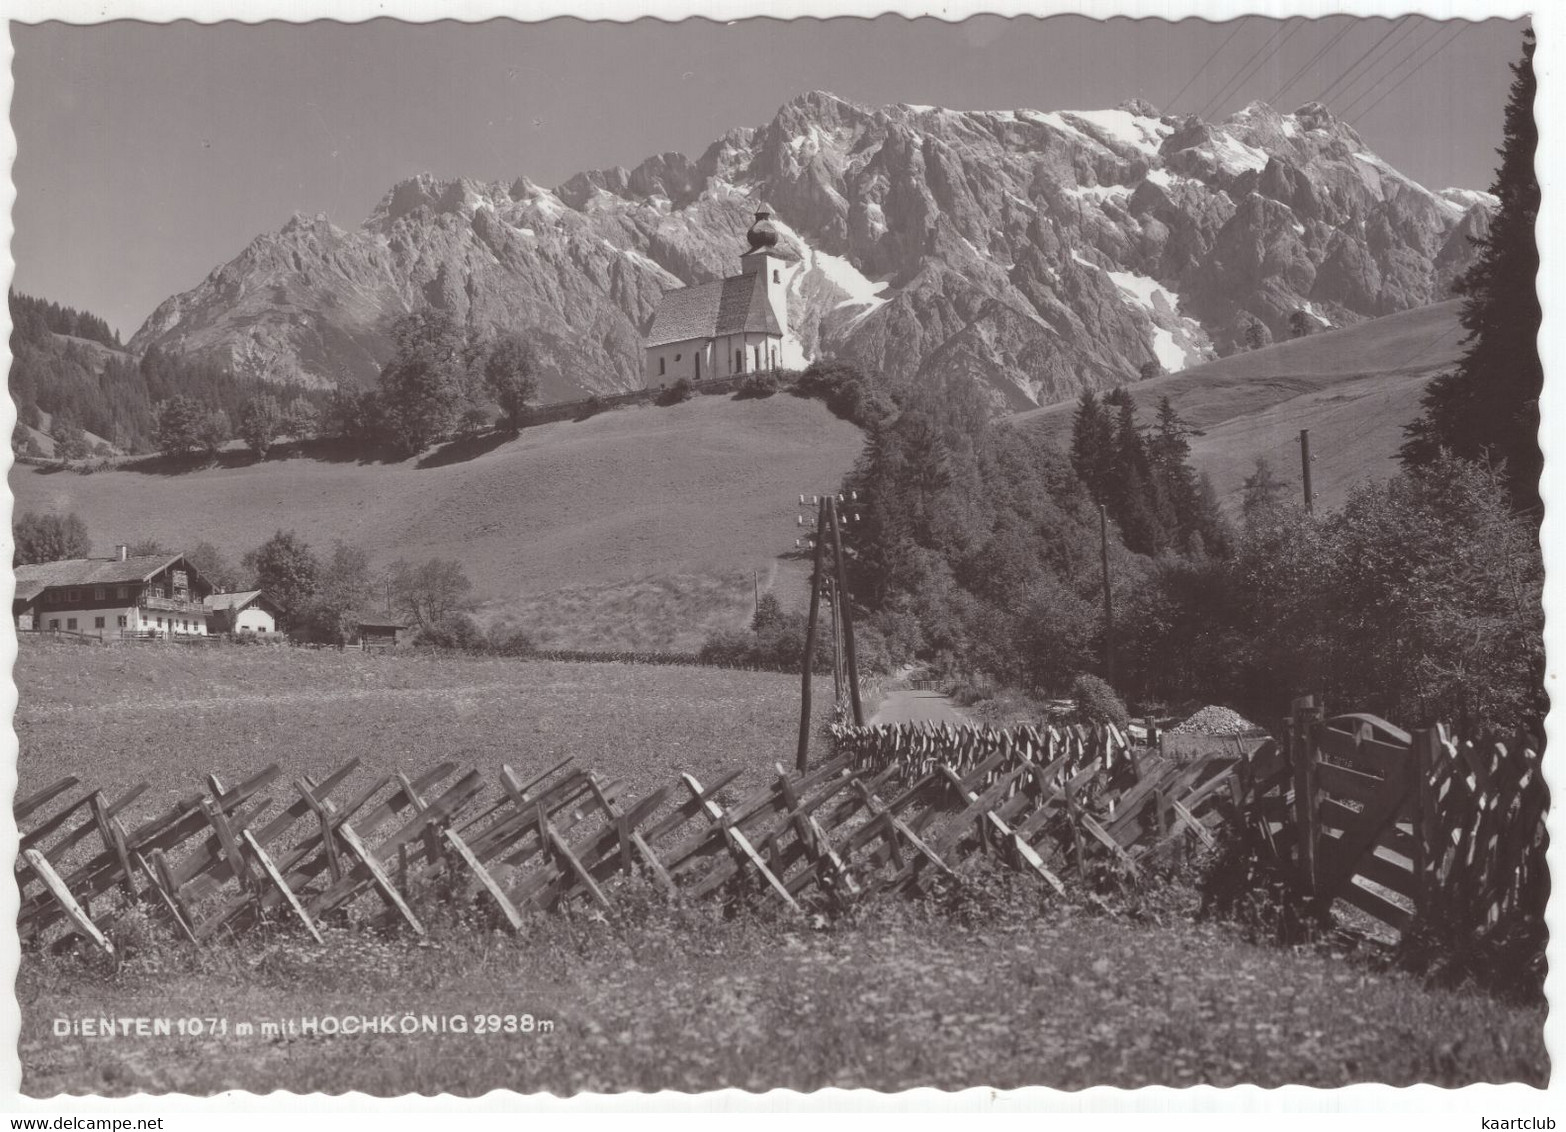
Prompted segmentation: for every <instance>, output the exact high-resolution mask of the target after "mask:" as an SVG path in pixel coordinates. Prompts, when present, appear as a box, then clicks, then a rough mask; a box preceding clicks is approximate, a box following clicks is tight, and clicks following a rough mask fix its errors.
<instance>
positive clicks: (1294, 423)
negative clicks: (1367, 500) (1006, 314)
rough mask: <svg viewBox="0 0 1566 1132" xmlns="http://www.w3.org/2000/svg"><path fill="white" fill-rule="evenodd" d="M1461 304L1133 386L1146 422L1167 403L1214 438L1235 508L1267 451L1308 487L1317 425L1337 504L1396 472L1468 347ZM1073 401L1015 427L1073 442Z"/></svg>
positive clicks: (1199, 451) (1326, 483)
mask: <svg viewBox="0 0 1566 1132" xmlns="http://www.w3.org/2000/svg"><path fill="white" fill-rule="evenodd" d="M1459 310H1460V303H1459V301H1457V300H1453V301H1451V302H1445V303H1437V304H1435V305H1433V306H1428V307H1421V308H1419V309H1418V310H1412V311H1404V312H1403V313H1401V314H1395V315H1389V316H1387V317H1386V318H1379V319H1374V320H1372V321H1370V322H1365V323H1361V324H1359V325H1358V326H1351V327H1348V328H1346V329H1343V330H1334V331H1329V332H1327V333H1323V334H1314V335H1311V336H1310V337H1308V338H1299V339H1295V340H1293V341H1289V342H1282V343H1279V344H1277V345H1275V346H1269V347H1267V348H1266V349H1262V350H1252V351H1249V352H1247V353H1243V354H1235V355H1233V356H1232V357H1228V358H1222V359H1220V360H1218V361H1216V362H1211V363H1209V364H1207V365H1204V366H1198V367H1196V368H1194V369H1189V370H1185V371H1183V372H1181V373H1177V374H1170V375H1169V376H1167V377H1159V378H1154V379H1153V380H1151V381H1144V382H1140V383H1138V384H1136V385H1133V386H1132V387H1131V392H1132V394H1133V395H1134V396H1135V397H1136V401H1137V405H1138V406H1139V407H1140V408H1141V410H1142V419H1143V420H1144V421H1151V419H1152V415H1153V408H1154V406H1155V405H1156V404H1157V403H1158V399H1159V398H1160V397H1164V396H1167V397H1168V398H1169V399H1170V400H1171V401H1172V402H1173V403H1174V406H1175V408H1176V409H1178V410H1179V411H1180V413H1181V414H1182V415H1183V416H1185V417H1186V418H1187V419H1189V420H1191V421H1193V422H1194V423H1195V424H1196V425H1197V426H1198V427H1199V428H1201V429H1203V430H1204V431H1205V432H1206V434H1207V435H1206V436H1203V437H1199V438H1196V439H1194V440H1193V441H1192V444H1191V451H1192V458H1193V460H1194V461H1195V463H1196V466H1197V467H1198V468H1199V469H1201V470H1202V471H1205V472H1206V473H1207V474H1208V475H1209V476H1211V477H1212V481H1213V486H1214V487H1215V488H1217V490H1218V494H1219V496H1220V497H1221V498H1224V499H1226V500H1227V501H1228V502H1230V503H1233V502H1234V501H1235V496H1236V495H1237V493H1238V492H1239V490H1240V485H1241V483H1242V482H1243V481H1244V479H1245V477H1246V476H1247V475H1249V474H1250V472H1251V469H1252V467H1253V466H1254V464H1255V461H1256V457H1257V456H1258V455H1265V456H1266V457H1267V458H1268V459H1269V460H1271V461H1272V464H1273V467H1274V469H1275V470H1276V471H1278V472H1279V473H1280V475H1282V476H1284V477H1285V478H1287V479H1289V480H1292V481H1293V482H1296V483H1297V482H1298V480H1299V446H1298V438H1299V430H1300V429H1302V428H1308V429H1310V430H1311V450H1312V452H1313V453H1314V454H1315V455H1316V463H1315V470H1314V473H1313V481H1314V482H1313V487H1314V489H1315V491H1316V493H1317V495H1318V496H1319V499H1318V501H1317V502H1318V505H1319V506H1324V507H1335V506H1337V505H1338V504H1340V503H1342V502H1343V499H1344V498H1345V497H1346V496H1347V494H1348V490H1349V488H1351V487H1352V486H1353V485H1354V484H1355V483H1358V482H1359V481H1360V480H1363V479H1367V478H1383V477H1385V476H1388V475H1390V474H1392V472H1393V471H1394V470H1395V467H1396V462H1395V460H1394V455H1395V453H1396V452H1397V449H1398V446H1399V445H1400V444H1401V443H1402V441H1403V426H1404V425H1405V424H1407V423H1408V422H1409V421H1411V420H1413V419H1414V417H1415V416H1416V415H1418V411H1419V395H1420V393H1421V392H1422V391H1423V389H1424V387H1425V384H1426V383H1427V382H1428V381H1429V380H1430V378H1431V377H1433V376H1434V375H1435V374H1437V373H1439V372H1441V371H1442V370H1443V369H1446V368H1448V367H1450V366H1451V364H1452V363H1453V362H1454V361H1455V360H1456V359H1457V357H1458V355H1459V354H1460V353H1461V351H1462V338H1463V329H1462V326H1461V324H1460V323H1459V322H1458V313H1459ZM1074 412H1075V405H1074V404H1071V403H1065V404H1059V405H1049V406H1046V407H1044V408H1042V409H1033V410H1030V411H1028V412H1026V413H1019V414H1017V416H1015V417H1014V418H1012V419H1013V421H1014V422H1015V423H1016V424H1017V425H1018V426H1020V427H1025V428H1031V429H1037V430H1038V431H1039V432H1040V433H1041V434H1042V435H1043V436H1045V437H1048V438H1049V439H1050V440H1052V441H1054V442H1055V443H1057V444H1059V445H1061V446H1062V447H1065V446H1067V445H1069V444H1070V440H1071V418H1072V414H1073V413H1074Z"/></svg>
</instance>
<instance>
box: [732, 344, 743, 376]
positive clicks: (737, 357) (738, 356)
mask: <svg viewBox="0 0 1566 1132" xmlns="http://www.w3.org/2000/svg"><path fill="white" fill-rule="evenodd" d="M734 372H735V373H744V372H745V348H744V347H743V346H741V347H740V348H739V349H738V350H735V351H734Z"/></svg>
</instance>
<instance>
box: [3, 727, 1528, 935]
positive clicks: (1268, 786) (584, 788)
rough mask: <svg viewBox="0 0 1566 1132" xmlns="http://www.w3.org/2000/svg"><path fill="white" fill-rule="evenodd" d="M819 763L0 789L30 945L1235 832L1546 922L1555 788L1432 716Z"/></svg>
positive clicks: (1341, 897)
mask: <svg viewBox="0 0 1566 1132" xmlns="http://www.w3.org/2000/svg"><path fill="white" fill-rule="evenodd" d="M833 737H834V741H835V743H834V751H833V754H832V757H831V758H830V759H829V760H828V761H826V762H825V763H823V764H822V765H820V766H817V767H815V768H813V769H811V770H810V771H808V772H807V773H804V774H789V773H786V772H785V771H784V770H783V768H782V767H780V766H779V767H776V768H775V774H770V775H769V776H768V777H767V781H765V782H764V783H762V784H760V785H757V786H754V787H752V788H750V789H748V790H743V791H741V790H738V789H737V788H736V787H735V783H736V781H737V780H738V779H739V778H740V777H741V775H742V774H743V773H744V771H745V770H746V769H747V768H746V767H736V768H735V769H733V770H732V771H730V772H729V773H727V774H725V775H724V776H722V777H721V778H720V779H719V780H718V781H716V782H711V783H708V784H706V785H704V784H702V783H701V782H698V781H697V780H696V779H695V778H694V777H692V776H691V775H689V774H685V775H681V776H680V777H679V778H678V779H677V780H676V781H674V782H672V783H669V784H668V785H666V786H663V787H661V788H659V789H657V790H653V791H651V792H649V793H646V794H641V795H633V794H632V793H631V791H630V790H629V789H628V788H627V787H626V785H625V784H624V783H622V782H615V781H607V780H605V779H604V778H602V777H601V776H599V775H598V774H596V773H594V772H592V771H590V770H583V769H580V768H578V767H577V766H575V764H574V763H572V762H571V761H570V760H567V761H565V762H562V763H560V764H559V765H556V766H553V767H549V768H548V769H544V770H542V771H541V772H540V773H537V774H534V775H532V776H531V777H524V776H523V775H520V774H517V773H515V772H514V771H513V770H511V768H509V767H505V766H503V767H501V769H500V771H499V774H498V776H497V779H496V782H495V783H494V784H493V785H491V786H488V787H487V786H486V782H485V778H484V776H483V775H482V774H481V773H480V772H479V771H478V770H476V769H473V768H463V767H460V766H459V765H457V764H456V763H450V762H447V763H441V764H440V765H438V766H434V767H431V768H430V769H428V770H426V771H425V772H424V773H422V774H420V775H418V776H417V777H415V778H411V779H410V778H408V777H407V776H406V775H404V774H401V773H394V774H390V775H385V774H382V775H375V776H367V775H365V774H364V773H363V772H362V771H361V770H360V768H359V765H358V763H357V760H351V761H349V762H347V763H345V764H344V765H343V766H341V767H339V768H338V769H337V770H335V771H334V772H333V773H331V774H330V775H327V776H326V777H324V778H322V779H320V780H319V781H317V780H315V779H312V778H309V777H301V778H296V779H293V780H292V781H284V780H283V775H282V774H281V772H280V770H279V769H278V768H277V767H276V766H271V767H267V768H266V769H264V770H261V771H259V772H258V773H256V774H255V775H253V776H251V777H250V778H248V779H246V780H244V781H243V782H239V783H237V784H234V785H225V784H224V783H222V782H220V781H219V780H218V779H217V778H216V777H215V776H208V778H207V780H206V783H205V789H204V790H202V791H197V792H193V793H191V794H190V795H188V796H187V797H185V798H183V799H182V800H181V801H179V802H178V803H176V804H175V805H174V806H172V807H170V808H169V809H168V810H166V811H164V812H163V813H160V814H156V815H153V816H151V817H149V818H145V819H144V820H139V821H135V820H132V819H131V813H132V811H131V807H132V805H133V803H134V802H135V801H136V800H137V799H138V798H139V797H140V796H141V795H142V794H143V793H144V792H145V790H146V786H145V785H144V784H143V785H137V786H134V787H132V788H130V789H128V790H126V791H124V792H123V793H121V794H119V795H118V796H116V797H113V798H110V797H107V796H105V794H104V793H103V792H102V791H99V790H93V789H83V788H81V784H80V783H79V782H78V781H77V780H76V779H75V778H74V777H68V778H64V779H61V780H60V781H58V782H56V783H54V784H53V785H51V786H49V787H48V788H46V789H44V790H41V791H39V792H37V793H35V794H32V795H30V796H28V797H25V798H20V799H18V800H17V801H16V803H15V815H16V821H17V828H18V830H19V831H20V835H21V845H20V855H19V859H18V861H17V864H16V869H17V882H18V887H19V889H20V892H21V910H20V913H19V916H18V926H19V932H20V935H21V938H22V940H23V941H24V943H25V944H28V945H30V946H47V947H51V948H56V949H65V948H70V947H72V946H75V945H77V944H79V943H81V942H83V941H87V942H89V943H90V944H92V945H94V946H97V947H99V948H102V949H103V950H105V951H112V949H113V942H112V940H113V937H114V934H115V932H114V925H115V922H116V921H117V920H118V918H119V917H120V916H122V915H124V914H125V913H126V911H127V910H128V909H130V908H133V907H143V908H150V909H151V911H152V913H153V914H154V915H156V916H157V917H159V918H161V919H162V920H163V921H165V922H166V923H168V924H169V925H171V927H172V928H173V929H174V930H176V931H178V932H179V933H181V934H182V935H184V936H185V937H186V938H188V939H190V940H193V941H196V942H205V941H208V940H212V939H218V938H229V937H233V936H237V935H241V934H243V933H244V932H246V931H249V930H252V929H254V928H255V927H256V926H257V925H259V924H261V923H263V922H267V921H277V920H292V921H293V922H295V923H297V924H298V925H299V927H300V929H301V930H303V931H306V932H308V933H310V934H312V935H314V936H315V937H316V938H317V939H321V938H322V936H321V934H320V925H321V924H322V923H323V922H345V923H368V924H372V925H377V926H382V927H386V926H398V925H400V926H402V927H403V928H405V929H406V930H409V931H412V932H415V933H419V934H423V933H424V931H425V925H424V923H423V920H422V918H421V917H423V916H427V915H429V914H431V913H430V911H428V910H427V908H428V906H429V905H430V900H431V897H430V895H429V894H431V893H435V894H439V899H436V900H435V901H434V908H435V909H436V910H439V909H441V908H445V909H447V910H448V911H449V910H451V908H452V907H453V906H457V907H470V906H472V905H473V904H475V903H477V904H480V905H483V906H486V907H487V908H489V909H490V912H491V914H492V915H493V916H494V917H495V919H496V922H498V923H501V924H504V925H507V926H509V927H510V928H512V929H517V928H520V927H521V926H522V925H523V923H524V917H526V916H527V915H530V914H536V913H540V912H545V911H549V910H554V909H558V908H560V907H561V906H562V905H563V904H566V903H568V902H588V903H592V904H598V905H602V906H607V905H608V904H609V903H610V899H611V894H612V891H613V888H612V886H611V885H609V883H608V882H609V881H610V880H611V879H612V878H613V877H614V876H615V875H616V874H618V873H625V872H629V871H631V870H633V869H635V870H640V871H642V872H643V873H645V874H646V875H647V876H649V877H651V878H652V880H653V882H654V883H656V884H658V885H660V886H662V887H663V888H665V889H666V890H667V891H668V892H669V893H671V894H673V895H681V896H685V897H690V898H701V897H716V896H722V897H724V898H727V899H736V898H742V897H743V898H745V899H761V900H770V901H774V902H776V903H777V904H779V905H780V906H782V907H783V908H784V910H785V911H786V912H787V913H789V914H799V915H804V914H806V913H807V912H810V911H831V910H835V909H838V908H841V907H843V906H845V905H847V904H851V903H853V902H855V901H859V900H864V899H867V898H870V897H874V896H878V895H886V894H893V893H917V892H919V891H922V890H924V889H926V888H927V886H928V885H929V884H930V883H931V881H932V879H933V878H937V877H942V876H950V875H952V874H953V873H954V872H955V871H956V870H957V869H958V868H960V867H961V866H962V865H963V863H964V862H966V861H968V860H969V859H970V858H973V857H975V856H978V855H987V856H989V857H991V858H993V859H995V860H997V861H999V862H1003V863H1005V864H1007V865H1009V866H1011V867H1012V868H1015V869H1017V870H1020V871H1022V872H1023V873H1025V874H1027V875H1029V876H1032V877H1034V878H1035V879H1036V880H1037V881H1038V882H1039V883H1040V884H1041V885H1042V886H1044V888H1045V889H1046V890H1049V891H1054V892H1057V893H1060V894H1064V893H1065V892H1066V886H1065V882H1064V878H1066V877H1069V876H1072V875H1076V876H1078V877H1082V876H1085V875H1086V874H1087V873H1088V872H1089V870H1090V869H1095V868H1097V869H1105V868H1107V869H1109V870H1113V871H1115V872H1118V873H1120V874H1122V875H1123V876H1124V877H1125V878H1126V879H1127V880H1130V881H1138V880H1140V879H1142V878H1143V876H1144V874H1145V870H1146V868H1147V865H1148V861H1149V860H1150V859H1151V858H1152V857H1153V856H1154V855H1156V854H1157V853H1158V852H1159V851H1160V850H1161V849H1163V848H1166V847H1170V846H1172V845H1174V844H1176V843H1179V842H1182V841H1184V842H1192V841H1194V842H1196V843H1200V844H1203V845H1206V846H1209V847H1211V846H1213V845H1214V844H1215V840H1216V833H1217V832H1218V827H1219V826H1220V825H1221V824H1222V823H1223V822H1224V821H1225V820H1229V819H1230V818H1238V820H1241V821H1243V822H1245V823H1247V826H1248V828H1249V829H1250V830H1251V832H1252V833H1253V834H1254V835H1255V836H1256V838H1257V839H1258V841H1259V843H1261V844H1263V845H1264V846H1265V847H1266V849H1265V851H1266V852H1270V853H1271V854H1273V855H1274V856H1275V857H1276V859H1277V860H1278V861H1279V862H1281V863H1283V864H1284V865H1285V866H1286V867H1287V868H1288V869H1289V870H1291V871H1292V873H1293V875H1294V876H1295V877H1296V879H1297V880H1298V882H1299V883H1300V884H1301V885H1302V886H1304V888H1305V889H1306V890H1307V891H1308V893H1309V895H1310V897H1311V899H1312V900H1313V901H1314V902H1315V904H1316V906H1317V908H1318V909H1319V910H1321V911H1322V912H1323V913H1324V914H1325V913H1326V912H1327V911H1329V910H1330V909H1331V908H1332V907H1333V906H1334V905H1335V904H1336V903H1337V902H1338V901H1344V902H1346V903H1348V904H1350V905H1352V906H1354V907H1356V908H1358V909H1360V910H1361V911H1362V912H1364V913H1367V914H1369V915H1371V916H1374V917H1376V918H1377V919H1379V920H1381V921H1382V922H1384V923H1385V924H1387V925H1389V926H1391V927H1392V928H1394V929H1397V930H1401V929H1402V928H1404V927H1405V926H1406V925H1407V924H1408V923H1409V922H1410V921H1411V920H1412V919H1413V917H1414V916H1415V915H1416V914H1420V913H1423V914H1426V915H1431V916H1438V917H1446V918H1447V920H1448V921H1450V922H1460V923H1463V924H1471V925H1472V927H1473V930H1474V931H1485V930H1489V929H1490V928H1493V927H1494V926H1495V925H1498V924H1501V923H1503V922H1506V921H1509V920H1511V919H1514V918H1515V917H1517V916H1519V915H1521V916H1529V915H1540V916H1542V912H1543V908H1544V903H1545V899H1546V897H1547V893H1548V878H1547V874H1546V872H1545V868H1544V847H1545V844H1546V836H1545V832H1544V815H1545V809H1546V807H1547V805H1548V795H1547V792H1546V790H1545V787H1544V782H1543V777H1542V771H1541V767H1540V763H1539V758H1538V756H1537V755H1536V754H1535V753H1534V750H1533V747H1532V746H1530V745H1529V744H1527V743H1521V744H1513V745H1512V746H1511V747H1506V746H1503V745H1501V744H1498V743H1488V744H1482V743H1479V742H1476V741H1464V740H1460V739H1458V738H1456V737H1454V736H1453V735H1452V734H1451V733H1450V732H1449V731H1448V730H1447V729H1445V728H1442V727H1437V728H1432V729H1429V730H1427V731H1421V732H1418V733H1416V734H1415V735H1409V734H1408V733H1407V732H1403V731H1401V730H1399V729H1398V728H1396V727H1394V726H1392V725H1391V724H1388V723H1386V722H1385V721H1383V720H1379V719H1376V718H1375V717H1373V716H1367V715H1345V716H1338V717H1336V718H1334V719H1324V718H1322V714H1321V712H1320V711H1319V710H1317V709H1315V708H1314V707H1313V706H1310V705H1309V704H1302V705H1301V707H1300V708H1299V710H1297V711H1296V713H1295V715H1294V717H1293V718H1291V719H1290V720H1289V723H1288V729H1287V732H1286V735H1285V741H1284V742H1283V743H1282V744H1279V743H1277V742H1275V741H1273V740H1272V739H1271V738H1267V737H1265V736H1262V737H1248V738H1239V739H1235V740H1234V741H1232V742H1228V743H1225V744H1221V745H1220V747H1219V749H1218V750H1216V751H1209V752H1195V751H1185V750H1182V751H1180V752H1178V753H1177V754H1175V755H1172V756H1165V755H1164V754H1162V753H1159V751H1158V750H1157V748H1145V747H1138V746H1136V745H1134V744H1132V743H1130V742H1128V741H1127V738H1126V737H1125V736H1124V735H1122V734H1121V733H1120V732H1119V731H1118V730H1116V729H1115V728H1113V727H1107V726H1106V727H1098V728H1084V727H1051V728H1031V727H1019V728H1013V729H1010V730H996V729H991V728H986V727H960V728H954V727H951V726H940V727H935V726H930V725H902V726H895V727H863V728H854V727H849V726H845V725H839V726H837V727H835V728H834V729H833Z"/></svg>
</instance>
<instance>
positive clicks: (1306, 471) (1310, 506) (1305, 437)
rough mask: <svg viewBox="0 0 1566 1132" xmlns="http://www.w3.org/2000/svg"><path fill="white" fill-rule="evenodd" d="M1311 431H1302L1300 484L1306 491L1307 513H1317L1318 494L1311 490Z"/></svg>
mask: <svg viewBox="0 0 1566 1132" xmlns="http://www.w3.org/2000/svg"><path fill="white" fill-rule="evenodd" d="M1310 461H1311V455H1310V429H1308V428H1302V429H1300V483H1301V484H1302V485H1303V487H1304V489H1305V511H1306V513H1307V514H1309V513H1310V512H1312V511H1315V509H1316V504H1315V499H1316V493H1315V492H1313V491H1312V490H1311V489H1310Z"/></svg>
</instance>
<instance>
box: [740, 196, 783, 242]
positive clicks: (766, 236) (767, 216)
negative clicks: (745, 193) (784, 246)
mask: <svg viewBox="0 0 1566 1132" xmlns="http://www.w3.org/2000/svg"><path fill="white" fill-rule="evenodd" d="M745 239H746V240H748V241H749V242H750V250H751V251H753V252H759V251H761V250H762V249H763V248H775V247H777V246H778V230H777V228H776V227H775V226H774V225H773V223H772V210H771V209H770V208H768V207H767V206H766V205H764V204H763V205H761V206H760V207H758V208H757V209H756V222H755V223H754V224H752V225H751V226H750V231H748V232H746V233H745Z"/></svg>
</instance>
